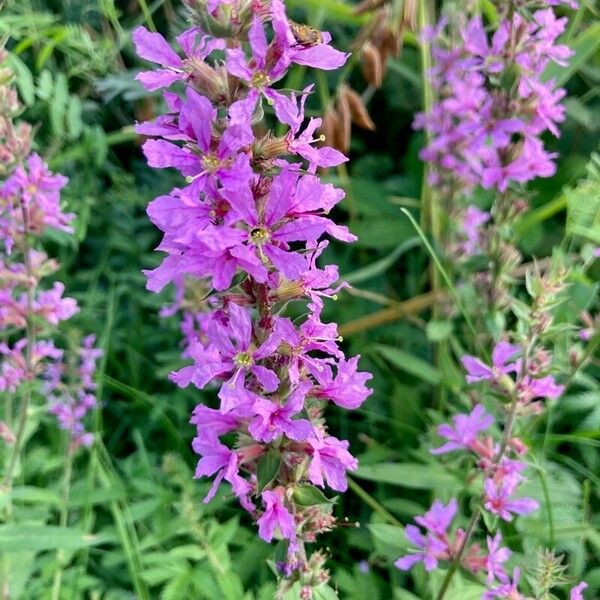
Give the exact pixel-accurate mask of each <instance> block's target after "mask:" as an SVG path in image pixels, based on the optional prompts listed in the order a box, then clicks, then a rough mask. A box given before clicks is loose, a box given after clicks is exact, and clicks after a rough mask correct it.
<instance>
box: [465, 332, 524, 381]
mask: <svg viewBox="0 0 600 600" xmlns="http://www.w3.org/2000/svg"><path fill="white" fill-rule="evenodd" d="M520 352H521V348H520V346H513V345H512V344H509V343H508V342H498V343H497V344H496V346H495V347H494V350H493V352H492V366H491V367H490V366H488V365H486V364H485V363H484V362H482V361H481V360H480V359H479V358H477V357H475V356H468V355H466V356H463V357H462V358H461V362H462V364H463V366H464V368H465V369H466V371H467V382H468V383H475V382H477V381H485V380H487V381H494V380H497V379H499V378H500V377H502V376H503V375H507V374H508V373H514V372H516V371H518V369H519V363H518V362H510V361H512V360H513V359H514V358H515V356H516V355H517V354H519V353H520Z"/></svg>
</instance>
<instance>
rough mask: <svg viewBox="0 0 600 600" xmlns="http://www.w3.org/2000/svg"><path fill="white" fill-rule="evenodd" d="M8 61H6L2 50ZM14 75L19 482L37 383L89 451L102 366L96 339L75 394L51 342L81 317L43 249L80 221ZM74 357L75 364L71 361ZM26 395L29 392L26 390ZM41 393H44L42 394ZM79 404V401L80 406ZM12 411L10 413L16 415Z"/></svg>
mask: <svg viewBox="0 0 600 600" xmlns="http://www.w3.org/2000/svg"><path fill="white" fill-rule="evenodd" d="M0 52H1V54H2V56H1V61H2V62H4V61H5V59H6V53H5V52H4V50H1V51H0ZM11 78H12V74H11V72H10V71H9V70H8V69H2V73H1V80H2V82H3V83H2V85H0V176H1V177H2V181H1V182H0V242H1V244H0V332H1V333H2V334H4V340H3V341H2V342H0V392H7V393H8V394H9V397H12V396H13V395H15V394H17V395H18V397H20V398H21V406H20V411H21V418H20V419H19V422H18V424H17V425H15V424H14V423H11V422H10V421H11V420H13V418H12V414H11V412H12V401H11V400H9V401H7V403H6V409H7V410H6V416H7V421H9V422H4V423H2V430H3V431H4V432H5V435H3V436H2V437H3V439H4V440H5V441H10V442H11V443H14V444H15V447H14V450H13V453H12V459H11V460H9V462H8V465H9V466H8V471H7V472H6V473H5V480H6V481H7V482H8V483H9V485H10V483H12V478H13V475H14V472H13V471H14V468H15V465H16V458H17V456H18V454H19V451H20V449H21V448H20V446H21V444H22V442H23V431H24V427H25V423H26V416H27V411H28V403H29V400H30V398H31V393H32V386H34V383H36V382H37V385H38V386H39V387H41V391H42V392H43V394H44V396H45V397H46V398H47V399H48V402H49V406H50V412H52V413H53V414H55V415H56V416H57V417H58V419H59V424H60V427H61V428H62V429H69V430H70V432H71V436H72V442H73V444H74V445H75V447H77V446H78V445H80V444H86V445H89V443H90V442H91V437H90V435H89V434H86V433H85V432H84V429H83V424H82V422H81V420H82V418H83V416H84V414H85V413H86V412H87V411H88V410H89V409H90V408H91V407H92V406H93V405H94V404H95V399H94V397H93V395H92V392H93V390H94V384H93V382H92V375H93V371H94V360H95V358H96V357H97V356H98V351H97V350H94V349H93V342H94V338H93V337H88V338H86V340H85V341H84V347H83V348H82V350H81V351H80V360H81V365H80V367H79V372H80V380H79V381H78V382H77V383H76V384H73V383H69V387H68V390H69V391H68V392H67V388H66V387H65V383H64V382H62V381H61V373H62V372H64V371H65V369H66V368H67V367H66V363H63V357H64V354H65V353H64V352H63V350H61V349H59V348H57V347H55V345H54V343H53V341H52V340H51V339H50V336H51V335H52V334H53V333H54V329H55V328H56V326H57V325H58V324H59V323H60V322H61V321H65V320H67V319H69V318H71V317H72V316H73V315H74V314H76V313H77V312H78V311H79V308H78V306H77V303H76V301H75V300H73V299H72V298H68V297H65V296H64V292H65V286H64V285H63V284H62V283H61V282H58V281H55V282H54V283H53V284H52V285H51V286H50V287H48V286H46V285H44V284H43V283H42V282H43V279H44V278H46V277H48V276H49V275H51V274H52V273H54V272H55V271H56V270H57V269H58V263H57V262H56V261H55V260H54V259H51V258H49V257H48V256H47V255H46V254H45V252H44V251H43V249H42V243H41V238H42V236H43V235H44V233H45V232H46V230H47V229H57V230H60V231H63V232H66V233H73V228H72V225H71V223H72V221H73V219H74V215H73V214H70V213H65V212H64V211H63V209H62V207H61V201H60V192H61V190H62V189H63V188H64V186H65V185H66V183H67V178H66V177H64V176H62V175H58V174H55V173H52V172H51V171H50V170H49V169H48V166H47V165H46V164H45V163H44V161H43V160H42V158H41V157H40V156H39V155H38V154H36V153H32V152H31V151H30V149H31V139H30V133H31V127H30V126H29V125H28V124H26V123H22V122H21V123H19V124H15V123H14V122H13V119H14V117H15V116H16V115H17V114H18V113H19V112H20V109H21V107H20V104H19V102H18V99H17V96H16V93H15V91H14V90H13V89H12V88H11V87H10V85H9V82H10V80H11ZM68 360H69V357H67V362H68ZM21 389H22V391H21ZM36 389H38V388H37V387H36ZM74 398H76V399H74ZM9 408H10V410H9Z"/></svg>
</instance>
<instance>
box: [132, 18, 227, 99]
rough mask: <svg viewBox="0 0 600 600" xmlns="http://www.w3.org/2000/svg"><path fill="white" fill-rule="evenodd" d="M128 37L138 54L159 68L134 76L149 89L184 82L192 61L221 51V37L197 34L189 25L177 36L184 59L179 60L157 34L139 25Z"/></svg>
mask: <svg viewBox="0 0 600 600" xmlns="http://www.w3.org/2000/svg"><path fill="white" fill-rule="evenodd" d="M132 37H133V42H134V44H135V49H136V51H137V54H138V56H140V57H141V58H144V59H146V60H148V61H150V62H153V63H156V64H159V65H160V66H161V67H163V68H162V69H156V70H154V71H145V72H142V73H139V74H138V75H137V76H136V79H138V80H139V81H140V83H141V84H142V85H143V86H144V87H145V88H146V89H147V90H149V91H154V90H158V89H160V88H164V87H169V86H170V85H172V84H173V83H175V82H176V81H187V79H188V77H189V76H190V75H191V73H192V70H193V65H194V61H200V60H203V59H204V58H206V57H207V56H208V55H209V54H210V53H211V52H212V51H213V50H217V49H219V50H222V49H223V48H224V46H225V44H224V42H223V40H215V39H212V40H210V39H208V38H207V37H204V36H201V35H200V32H199V30H198V29H196V28H192V29H189V30H187V31H185V32H184V33H182V34H181V35H180V36H178V38H177V41H178V42H179V45H180V46H181V48H182V49H183V51H184V53H185V55H186V58H185V59H181V58H180V57H179V55H178V54H177V53H176V52H175V51H174V50H173V49H172V48H171V46H170V45H169V44H168V42H167V41H166V40H165V38H164V37H163V36H162V35H160V33H152V32H150V31H148V30H147V29H146V28H145V27H143V26H140V27H138V28H137V29H136V30H135V31H134V32H133V36H132ZM198 38H199V41H198Z"/></svg>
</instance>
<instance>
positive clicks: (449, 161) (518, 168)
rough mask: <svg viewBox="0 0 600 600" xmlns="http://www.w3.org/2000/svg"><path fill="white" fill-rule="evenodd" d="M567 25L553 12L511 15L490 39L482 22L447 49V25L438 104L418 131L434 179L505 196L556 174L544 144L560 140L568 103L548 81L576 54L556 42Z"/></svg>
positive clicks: (438, 38) (438, 67) (438, 41)
mask: <svg viewBox="0 0 600 600" xmlns="http://www.w3.org/2000/svg"><path fill="white" fill-rule="evenodd" d="M566 24H567V19H566V18H557V17H556V16H555V14H554V12H553V10H552V9H551V8H545V9H538V10H534V12H533V14H532V15H531V18H529V19H528V18H527V17H526V16H524V15H523V14H522V13H521V12H518V11H515V10H511V11H510V14H508V15H506V16H505V17H504V18H503V19H502V20H501V21H500V22H499V23H498V25H497V27H496V29H495V31H494V33H493V35H491V37H490V36H489V35H488V33H487V31H486V28H485V26H484V23H483V21H482V19H481V17H480V16H476V17H473V18H471V19H470V20H469V21H468V22H467V23H465V24H464V25H463V26H461V27H460V38H461V39H460V42H459V43H458V44H455V45H453V46H452V47H451V48H447V47H446V45H445V40H444V37H443V30H444V27H445V22H441V23H440V25H438V28H437V29H436V31H435V32H434V33H433V35H434V40H433V48H432V53H433V59H434V62H435V66H434V68H433V70H432V73H431V79H432V82H433V85H434V87H435V89H436V90H437V92H438V94H439V101H438V102H437V103H436V104H435V105H434V107H433V108H432V110H431V112H430V113H429V114H420V115H419V116H418V117H417V121H416V124H417V126H418V127H419V128H422V129H425V130H426V131H427V132H428V133H429V134H430V135H431V136H432V139H431V142H430V143H429V144H428V146H427V147H426V148H425V149H424V150H423V152H422V155H421V156H422V158H423V159H424V160H426V161H428V162H431V163H433V164H434V165H435V166H436V169H435V170H434V171H433V177H434V178H438V177H444V173H451V174H452V176H453V177H455V178H456V179H457V180H459V181H460V182H461V183H462V184H463V185H465V186H474V185H482V186H483V187H484V188H495V189H497V190H499V191H501V192H502V191H505V190H506V189H507V187H508V186H509V184H510V183H511V182H517V183H526V182H527V181H530V180H532V179H535V178H536V177H549V176H551V175H552V174H553V173H554V171H555V166H554V158H555V157H556V155H555V154H552V153H548V152H546V150H545V149H544V144H543V142H542V140H541V138H540V136H541V134H542V133H544V132H545V131H550V132H551V133H552V134H553V135H555V136H558V135H559V131H558V128H557V123H560V122H561V121H563V120H564V118H565V109H564V107H563V106H562V105H561V104H560V100H561V99H562V98H563V96H564V95H565V91H564V90H563V89H560V88H559V89H557V88H556V85H555V83H554V81H552V80H549V81H545V80H544V78H543V73H544V69H545V68H546V67H547V66H548V64H549V63H550V62H556V63H558V64H560V65H565V64H566V61H567V60H568V58H569V57H570V56H571V54H572V51H571V50H570V49H569V48H567V47H566V46H564V45H562V44H558V43H557V42H556V40H557V38H558V37H559V36H560V35H561V34H562V33H563V31H564V30H565V27H566ZM434 181H436V179H434Z"/></svg>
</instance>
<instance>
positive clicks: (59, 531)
mask: <svg viewBox="0 0 600 600" xmlns="http://www.w3.org/2000/svg"><path fill="white" fill-rule="evenodd" d="M100 541H101V540H100V539H99V538H98V536H95V535H89V534H85V533H82V532H81V531H79V530H77V529H74V528H66V527H57V526H55V525H0V551H2V552H23V551H41V550H56V549H58V548H61V549H63V550H77V549H78V548H85V547H86V546H92V545H94V544H98V543H100Z"/></svg>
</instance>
